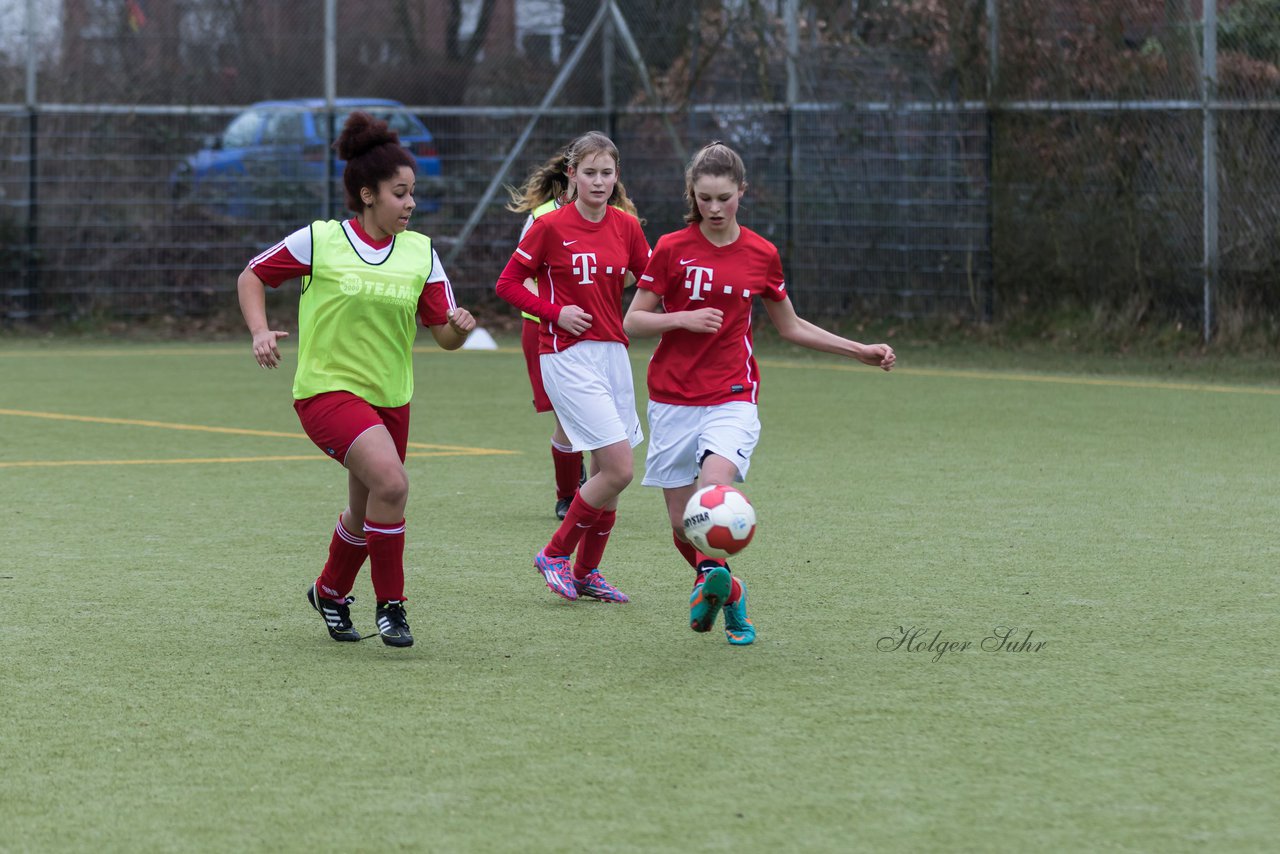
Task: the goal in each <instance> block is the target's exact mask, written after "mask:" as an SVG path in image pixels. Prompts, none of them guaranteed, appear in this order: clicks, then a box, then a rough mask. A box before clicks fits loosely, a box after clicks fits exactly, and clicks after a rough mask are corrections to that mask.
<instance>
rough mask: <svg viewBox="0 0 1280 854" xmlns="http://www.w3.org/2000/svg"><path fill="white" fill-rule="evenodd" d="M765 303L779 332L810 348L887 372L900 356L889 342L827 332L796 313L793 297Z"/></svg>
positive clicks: (784, 338) (790, 340)
mask: <svg viewBox="0 0 1280 854" xmlns="http://www.w3.org/2000/svg"><path fill="white" fill-rule="evenodd" d="M764 306H765V309H766V310H767V311H768V312H769V319H770V320H772V321H773V325H774V326H776V327H777V329H778V334H779V335H781V336H782V338H783V340H784V341H789V342H791V343H792V344H798V345H800V346H801V347H807V348H808V349H810V350H820V351H822V352H824V353H834V354H836V355H837V356H845V357H847V358H850V359H857V360H858V361H859V362H862V364H864V365H870V366H872V367H873V368H880V369H881V370H885V371H891V370H893V366H894V363H895V362H896V361H897V356H896V355H895V354H894V352H893V348H892V347H890V346H889V345H888V344H862V343H860V342H858V341H852V340H850V339H848V338H841V337H840V336H839V335H836V334H835V333H834V332H828V331H827V330H825V329H823V328H821V327H819V326H814V325H813V324H812V323H810V322H809V321H807V320H805V319H804V318H803V317H801V316H800V315H798V314H796V310H795V307H794V306H793V305H792V304H791V298H790V297H788V298H786V299H784V300H782V301H781V302H772V301H770V300H765V301H764Z"/></svg>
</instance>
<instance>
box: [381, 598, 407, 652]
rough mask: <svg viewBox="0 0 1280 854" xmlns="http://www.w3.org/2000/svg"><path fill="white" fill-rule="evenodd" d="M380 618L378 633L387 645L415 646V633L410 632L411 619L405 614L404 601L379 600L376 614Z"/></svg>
mask: <svg viewBox="0 0 1280 854" xmlns="http://www.w3.org/2000/svg"><path fill="white" fill-rule="evenodd" d="M375 616H376V617H377V619H378V634H380V635H382V642H383V643H385V644H386V645H387V646H413V635H412V634H410V633H409V620H408V619H407V618H406V617H405V615H404V603H403V602H379V603H378V610H377V612H376V614H375Z"/></svg>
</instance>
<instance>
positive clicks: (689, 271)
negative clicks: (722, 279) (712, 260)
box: [684, 267, 711, 300]
mask: <svg viewBox="0 0 1280 854" xmlns="http://www.w3.org/2000/svg"><path fill="white" fill-rule="evenodd" d="M684 286H685V287H686V288H688V289H689V290H691V291H693V296H691V297H689V299H690V300H701V299H702V294H703V293H704V292H706V291H709V290H711V268H710V267H685V268H684Z"/></svg>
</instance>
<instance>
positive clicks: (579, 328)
mask: <svg viewBox="0 0 1280 854" xmlns="http://www.w3.org/2000/svg"><path fill="white" fill-rule="evenodd" d="M556 325H557V326H559V327H560V328H561V329H563V330H564V331H565V332H568V333H569V334H570V335H581V334H582V333H584V332H586V331H587V330H588V329H590V328H591V315H589V314H587V313H586V312H585V311H583V310H582V309H580V308H578V307H577V306H576V305H566V306H565V307H564V308H562V309H560V319H559V320H557V321H556Z"/></svg>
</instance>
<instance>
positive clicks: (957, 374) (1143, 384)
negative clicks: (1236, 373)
mask: <svg viewBox="0 0 1280 854" xmlns="http://www.w3.org/2000/svg"><path fill="white" fill-rule="evenodd" d="M760 364H761V366H763V367H769V368H791V369H802V370H812V369H815V368H818V369H821V370H828V371H855V372H863V371H868V370H874V369H873V368H868V367H867V366H866V365H820V364H817V363H814V364H809V363H805V362H775V361H773V360H771V359H761V360H760ZM894 373H895V374H897V375H899V376H902V375H906V376H913V377H940V378H943V379H966V380H1003V381H1006V382H1025V383H1058V384H1061V385H1086V386H1105V387H1112V388H1143V389H1158V390H1163V391H1197V392H1210V393H1214V394H1263V395H1280V388H1268V387H1266V386H1243V385H1240V386H1235V385H1209V384H1206V383H1178V382H1165V381H1161V380H1122V379H1107V378H1105V377H1063V376H1053V375H1051V374H1012V373H1004V372H1001V371H966V370H958V369H952V368H895V369H894Z"/></svg>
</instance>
